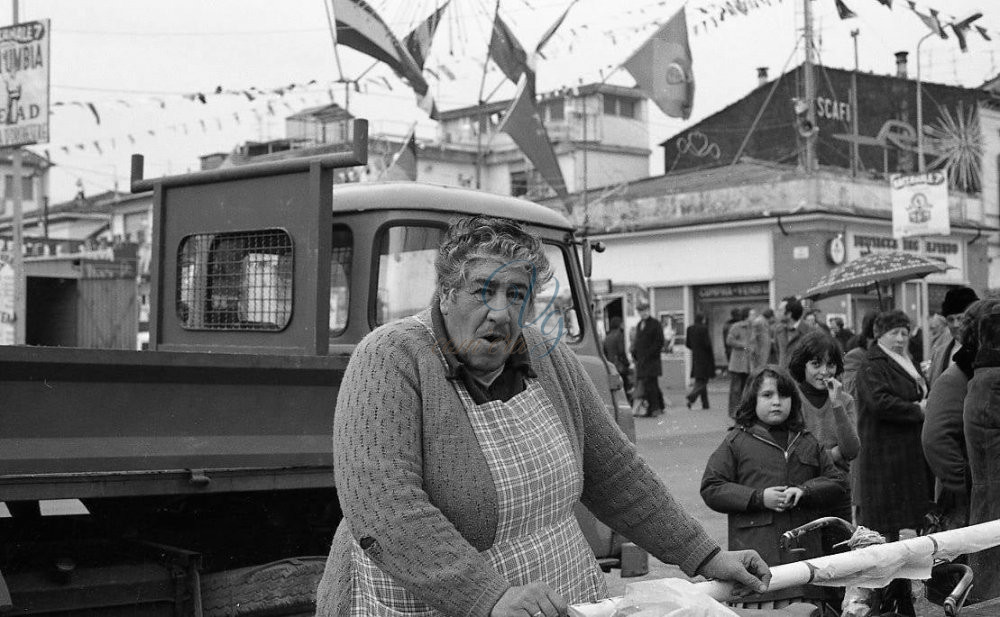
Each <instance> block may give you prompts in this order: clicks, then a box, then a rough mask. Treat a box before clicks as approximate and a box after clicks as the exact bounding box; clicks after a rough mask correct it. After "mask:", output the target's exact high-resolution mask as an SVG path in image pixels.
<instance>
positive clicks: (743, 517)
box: [689, 287, 1000, 601]
mask: <svg viewBox="0 0 1000 617" xmlns="http://www.w3.org/2000/svg"><path fill="white" fill-rule="evenodd" d="M778 312H779V314H780V315H781V317H780V318H779V319H778V320H777V321H776V322H775V323H774V324H773V325H772V326H771V327H770V328H769V329H762V328H755V327H754V323H755V320H756V319H758V317H757V316H755V315H754V312H753V311H747V310H738V311H734V315H733V320H732V323H730V324H729V325H728V327H727V328H726V332H727V335H726V337H725V341H726V344H727V347H728V348H729V349H727V355H728V368H729V379H730V400H731V401H735V402H733V403H731V404H730V410H729V411H730V416H731V417H732V418H733V420H734V426H733V427H732V428H730V429H729V431H728V432H727V434H726V436H725V437H724V438H723V440H722V443H721V444H720V445H719V447H718V448H717V449H716V450H715V452H714V453H713V454H712V455H711V457H710V458H709V460H708V463H707V465H706V468H705V471H704V475H703V479H702V485H701V494H702V497H703V499H704V501H705V503H706V504H707V505H708V506H709V507H711V508H712V509H714V510H716V511H719V512H723V513H726V514H727V515H728V518H729V543H730V547H731V548H736V547H738V548H753V549H755V550H757V551H758V552H760V553H761V555H762V556H764V558H765V560H767V562H768V563H769V564H770V565H775V564H778V563H784V562H786V561H788V560H790V559H802V558H807V557H813V556H818V555H820V554H829V553H830V552H832V551H836V550H838V549H837V548H836V547H835V540H839V539H842V538H835V537H833V535H832V534H827V535H825V536H823V537H821V538H819V539H816V540H814V541H813V543H812V544H807V545H806V546H805V548H806V549H807V550H806V551H805V552H804V553H797V554H796V555H794V556H793V555H791V554H788V553H784V552H781V551H778V550H777V548H776V547H777V546H778V538H779V537H780V535H781V534H782V533H783V532H785V531H787V530H789V529H791V528H793V527H796V526H798V525H800V524H801V523H803V522H806V521H808V520H811V519H815V518H818V517H820V516H838V517H840V518H843V519H845V520H848V521H853V522H855V523H856V524H858V525H863V526H865V527H867V528H869V529H872V530H875V531H877V532H879V533H880V534H882V535H883V536H885V537H886V539H887V540H888V541H893V540H897V539H899V538H900V533H901V532H902V531H903V530H912V532H913V533H925V532H932V531H939V530H943V529H951V528H956V527H962V526H966V525H969V524H976V523H981V522H986V521H990V520H995V519H997V518H1000V480H998V478H1000V422H998V419H1000V403H998V397H997V394H996V393H997V392H1000V299H995V298H988V299H984V300H980V299H979V298H978V297H977V295H976V293H975V291H974V290H972V289H970V288H967V287H959V288H953V289H951V290H950V291H949V292H948V293H947V294H946V296H945V298H944V302H943V304H942V307H941V311H940V313H939V314H937V315H935V316H934V317H933V318H932V319H931V320H930V321H929V323H928V333H929V335H930V341H931V344H930V346H929V348H928V353H927V354H922V346H918V345H915V344H914V339H915V338H917V334H918V332H917V328H916V327H915V325H914V323H913V322H912V321H911V319H910V318H909V317H908V316H907V315H906V313H904V312H903V311H901V310H886V311H881V312H880V311H872V312H870V313H868V314H867V315H865V318H864V320H863V323H862V326H861V329H860V331H859V332H858V333H857V334H856V335H855V334H853V333H851V332H850V331H849V330H848V329H846V328H845V327H844V323H843V321H842V320H839V319H833V320H831V323H830V324H828V325H827V324H823V322H821V321H818V320H815V319H814V318H813V317H810V316H811V315H815V312H810V311H805V310H803V307H802V304H801V303H800V302H799V301H798V300H796V299H795V298H786V299H785V300H783V301H782V303H781V305H780V306H779V309H778ZM765 332H766V336H767V337H769V338H770V340H771V341H772V345H771V347H770V351H769V355H767V357H763V355H764V354H762V352H761V349H760V348H759V347H757V346H756V345H755V342H756V341H760V340H761V339H762V338H763V337H764V333H765ZM922 356H926V359H925V360H923V362H921V357H922ZM699 387H700V384H697V383H696V388H699ZM689 400H690V397H689ZM968 562H969V565H970V566H971V567H972V568H973V572H974V576H975V581H976V584H975V586H974V588H973V592H972V594H971V596H970V598H971V600H972V601H981V600H985V599H990V598H994V597H997V596H1000V550H998V549H991V550H989V551H982V552H980V553H976V554H973V555H970V556H969V557H968Z"/></svg>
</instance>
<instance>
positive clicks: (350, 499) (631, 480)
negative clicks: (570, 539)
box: [317, 310, 718, 616]
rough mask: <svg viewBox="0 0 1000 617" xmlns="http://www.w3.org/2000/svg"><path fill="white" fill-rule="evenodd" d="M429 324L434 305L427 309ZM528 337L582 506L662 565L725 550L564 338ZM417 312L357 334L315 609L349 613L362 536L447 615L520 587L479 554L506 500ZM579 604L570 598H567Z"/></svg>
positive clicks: (690, 562)
mask: <svg viewBox="0 0 1000 617" xmlns="http://www.w3.org/2000/svg"><path fill="white" fill-rule="evenodd" d="M418 317H420V318H421V319H422V320H423V321H424V322H426V323H429V322H430V311H429V310H425V311H424V312H423V313H422V314H421V315H419V316H418ZM523 336H524V338H525V342H526V343H527V345H528V348H529V349H531V350H532V358H531V360H532V366H533V368H534V370H535V372H536V373H537V374H538V380H539V384H540V385H541V387H542V388H543V389H544V391H545V392H546V394H547V395H548V397H549V399H550V400H551V402H552V405H553V407H554V408H555V410H556V412H557V414H558V416H559V418H560V420H561V421H562V423H563V425H564V427H565V428H566V432H567V434H568V436H569V440H570V443H571V445H572V447H573V451H574V455H575V457H576V460H577V465H578V466H579V469H580V470H581V472H582V474H583V478H584V485H583V495H582V496H581V502H582V503H583V504H584V505H585V506H587V507H588V508H589V509H590V510H591V511H592V512H593V513H594V514H595V515H596V516H597V518H598V519H600V520H601V521H603V522H604V523H606V524H607V525H609V526H610V527H612V528H613V529H616V530H618V531H619V532H620V533H622V534H623V535H625V536H627V537H628V538H629V539H631V540H632V541H633V542H635V543H637V544H638V545H639V546H641V547H643V548H644V549H646V550H647V551H649V552H650V553H651V554H652V555H653V556H654V557H656V558H657V559H660V560H661V561H664V562H668V563H674V564H677V565H678V566H680V568H681V569H682V570H683V571H684V572H685V573H687V574H689V575H693V574H694V573H695V570H696V569H697V568H698V566H699V565H701V564H702V562H703V561H705V559H706V558H708V557H709V556H710V555H711V554H712V553H713V552H715V551H717V550H718V545H717V544H716V542H715V541H713V540H712V539H711V538H710V537H709V536H708V535H707V534H706V533H705V530H704V528H703V527H702V526H701V524H700V523H699V522H698V521H697V520H695V519H694V518H692V517H691V516H690V515H688V514H687V513H686V512H685V511H684V510H683V509H682V508H681V506H680V505H679V504H678V503H677V502H676V501H675V500H674V499H673V497H672V496H671V495H670V493H669V491H668V490H667V488H666V487H665V486H664V484H663V483H662V481H660V479H659V478H658V477H657V476H656V474H655V472H653V471H652V469H650V468H649V467H648V466H647V465H646V464H645V463H644V462H643V460H642V458H640V456H639V454H638V452H637V450H636V448H635V446H634V445H633V444H632V443H631V442H629V440H628V438H627V437H626V436H625V435H624V433H622V432H621V431H620V430H619V428H618V427H617V425H616V424H615V423H614V421H613V419H612V418H611V417H610V415H609V414H608V412H607V410H606V408H605V406H604V403H603V402H602V401H601V398H600V395H599V394H598V392H597V389H596V388H595V386H594V385H593V383H592V382H591V381H590V379H589V378H588V377H587V375H586V373H585V372H584V369H583V367H582V366H581V364H580V362H579V360H578V359H577V358H576V356H575V355H574V354H573V352H572V351H571V350H570V349H569V348H568V347H567V346H566V345H565V344H562V343H560V344H557V345H555V346H554V348H553V349H552V350H551V352H550V353H548V354H545V355H542V354H543V353H544V350H545V349H547V348H548V347H549V346H550V345H549V344H547V343H545V342H544V337H543V335H542V334H541V332H539V331H538V330H537V329H536V328H535V327H526V328H524V330H523ZM434 344H435V342H434V337H433V335H432V334H430V333H429V332H428V331H427V329H426V328H425V326H424V325H422V324H421V323H420V322H418V321H417V320H416V319H415V318H407V319H403V320H400V321H396V322H393V323H390V324H386V325H385V326H382V327H380V328H378V329H376V330H375V331H373V332H372V333H370V334H369V335H368V336H366V337H365V338H364V339H363V340H362V341H361V343H359V345H358V347H357V349H356V350H355V352H354V354H353V356H352V357H351V361H350V363H349V364H348V367H347V370H346V372H345V374H344V380H343V384H342V386H341V389H340V393H339V395H338V397H337V408H336V414H335V417H334V426H333V443H334V451H333V454H334V474H335V479H336V483H337V493H338V496H339V499H340V506H341V509H342V511H343V515H344V518H343V521H342V523H341V525H340V527H339V528H338V529H337V533H336V535H335V537H334V540H333V546H332V548H331V551H330V556H329V558H328V560H327V565H326V571H325V572H324V575H323V579H322V581H321V582H320V585H319V589H318V592H317V609H318V610H317V615H325V616H329V615H338V616H339V615H347V614H348V612H349V607H350V603H351V593H352V590H351V563H350V561H351V558H350V550H351V546H352V543H353V542H355V541H356V542H358V544H359V545H360V546H361V547H362V548H363V549H364V550H365V553H366V554H367V555H368V557H370V558H371V559H372V560H373V561H374V562H375V563H376V564H377V565H378V566H379V568H381V569H382V571H383V572H385V573H386V574H388V575H390V576H392V577H393V578H394V579H395V580H396V581H397V582H399V583H400V584H402V585H403V586H405V587H406V588H407V589H408V590H409V591H410V592H411V593H412V594H413V595H414V596H415V597H417V598H418V599H420V600H423V601H424V602H426V603H428V604H430V605H431V606H433V607H434V608H436V609H437V610H439V611H441V612H443V613H444V614H446V615H470V616H480V615H481V616H486V615H489V613H490V611H491V610H492V608H493V606H494V605H495V604H496V602H497V601H498V600H499V599H500V597H501V596H502V595H503V594H504V592H506V590H507V589H508V588H509V587H510V586H511V585H510V583H509V582H508V581H507V580H505V579H504V578H503V577H502V576H501V575H500V574H499V573H498V572H497V571H496V569H495V568H493V567H492V566H491V564H490V563H489V561H488V560H487V558H486V557H485V556H484V555H482V554H481V551H485V550H486V549H488V548H489V547H490V546H491V545H492V544H493V540H494V536H495V533H496V526H497V507H498V505H497V496H496V488H495V486H494V484H493V480H492V476H491V475H490V470H489V468H488V466H487V463H486V459H485V457H484V456H483V454H482V451H481V450H480V447H479V444H478V442H477V440H476V436H475V433H474V431H473V429H472V425H471V423H470V421H469V419H468V416H467V415H466V412H465V408H464V407H463V405H462V402H461V400H460V399H459V397H458V394H457V393H456V391H455V387H454V386H453V385H452V384H451V383H450V382H449V381H448V379H447V377H446V372H445V368H444V365H443V364H442V362H441V359H440V357H439V355H438V353H437V351H436V350H435V349H434ZM567 600H569V601H573V598H567Z"/></svg>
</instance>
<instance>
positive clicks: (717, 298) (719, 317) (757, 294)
mask: <svg viewBox="0 0 1000 617" xmlns="http://www.w3.org/2000/svg"><path fill="white" fill-rule="evenodd" d="M692 298H693V299H694V313H695V314H699V313H700V314H702V315H704V316H705V319H706V320H707V323H708V331H709V334H710V335H711V337H712V351H714V352H715V365H716V366H718V367H720V368H723V367H725V366H726V364H727V359H726V355H725V337H724V336H723V328H724V327H725V324H726V322H728V321H729V320H730V316H731V315H732V314H733V311H734V310H737V311H738V310H742V309H756V310H757V312H758V313H761V312H763V311H764V310H765V309H767V308H768V307H770V306H771V285H770V283H769V282H768V281H756V282H750V283H728V284H721V285H696V286H694V287H693V288H692Z"/></svg>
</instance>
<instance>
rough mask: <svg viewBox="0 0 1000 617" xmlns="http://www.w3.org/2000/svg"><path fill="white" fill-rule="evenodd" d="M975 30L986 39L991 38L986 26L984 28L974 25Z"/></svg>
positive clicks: (989, 39)
mask: <svg viewBox="0 0 1000 617" xmlns="http://www.w3.org/2000/svg"><path fill="white" fill-rule="evenodd" d="M976 32H978V33H979V36H981V37H983V38H984V39H986V40H987V41H992V40H993V39H991V38H990V35H989V34H987V32H986V28H984V27H982V26H976Z"/></svg>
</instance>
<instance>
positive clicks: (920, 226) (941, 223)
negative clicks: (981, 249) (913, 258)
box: [889, 171, 951, 238]
mask: <svg viewBox="0 0 1000 617" xmlns="http://www.w3.org/2000/svg"><path fill="white" fill-rule="evenodd" d="M889 187H890V196H891V198H892V235H893V236H895V237H896V238H908V237H911V236H928V235H935V236H947V235H949V234H950V233H951V224H950V221H949V219H948V176H947V174H945V173H944V172H943V171H930V172H927V173H922V174H913V175H903V174H892V175H891V176H890V177H889Z"/></svg>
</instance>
